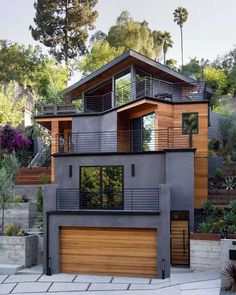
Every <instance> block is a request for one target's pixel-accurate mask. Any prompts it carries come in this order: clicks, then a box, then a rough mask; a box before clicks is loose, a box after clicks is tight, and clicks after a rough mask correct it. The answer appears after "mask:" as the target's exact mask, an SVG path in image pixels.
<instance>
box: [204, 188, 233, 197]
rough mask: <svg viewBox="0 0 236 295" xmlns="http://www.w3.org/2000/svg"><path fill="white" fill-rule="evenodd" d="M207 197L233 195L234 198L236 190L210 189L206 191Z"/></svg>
mask: <svg viewBox="0 0 236 295" xmlns="http://www.w3.org/2000/svg"><path fill="white" fill-rule="evenodd" d="M208 194H209V195H224V196H225V195H235V196H236V189H233V190H226V189H211V190H208Z"/></svg>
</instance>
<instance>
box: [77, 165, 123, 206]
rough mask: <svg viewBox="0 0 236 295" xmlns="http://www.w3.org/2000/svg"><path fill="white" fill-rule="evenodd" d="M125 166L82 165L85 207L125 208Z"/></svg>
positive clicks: (81, 186) (82, 195)
mask: <svg viewBox="0 0 236 295" xmlns="http://www.w3.org/2000/svg"><path fill="white" fill-rule="evenodd" d="M123 174H124V173H123V166H96V167H95V166H89V167H88V166H86V167H85V166H83V167H80V203H81V207H82V208H83V209H122V208H123Z"/></svg>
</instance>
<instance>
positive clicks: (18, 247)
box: [0, 235, 38, 267]
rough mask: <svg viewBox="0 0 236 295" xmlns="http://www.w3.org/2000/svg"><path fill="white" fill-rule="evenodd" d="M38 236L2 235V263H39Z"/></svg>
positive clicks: (28, 264) (0, 248) (0, 255)
mask: <svg viewBox="0 0 236 295" xmlns="http://www.w3.org/2000/svg"><path fill="white" fill-rule="evenodd" d="M37 256H38V236H37V235H32V236H22V237H9V236H0V264H19V265H24V266H25V267H31V266H32V265H35V264H37Z"/></svg>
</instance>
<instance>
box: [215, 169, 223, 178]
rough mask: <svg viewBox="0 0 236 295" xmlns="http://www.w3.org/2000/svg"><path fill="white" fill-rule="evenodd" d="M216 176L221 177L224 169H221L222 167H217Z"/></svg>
mask: <svg viewBox="0 0 236 295" xmlns="http://www.w3.org/2000/svg"><path fill="white" fill-rule="evenodd" d="M215 176H216V177H217V178H220V177H221V176H222V169H220V168H216V171H215Z"/></svg>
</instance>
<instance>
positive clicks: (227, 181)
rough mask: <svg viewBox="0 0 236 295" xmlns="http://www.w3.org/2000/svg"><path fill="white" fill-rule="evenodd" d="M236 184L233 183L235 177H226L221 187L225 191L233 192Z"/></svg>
mask: <svg viewBox="0 0 236 295" xmlns="http://www.w3.org/2000/svg"><path fill="white" fill-rule="evenodd" d="M235 185H236V183H235V177H233V176H227V177H225V178H224V183H223V187H224V188H225V189H226V190H233V189H234V187H235Z"/></svg>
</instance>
